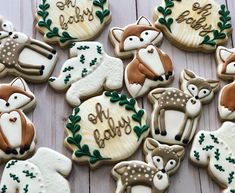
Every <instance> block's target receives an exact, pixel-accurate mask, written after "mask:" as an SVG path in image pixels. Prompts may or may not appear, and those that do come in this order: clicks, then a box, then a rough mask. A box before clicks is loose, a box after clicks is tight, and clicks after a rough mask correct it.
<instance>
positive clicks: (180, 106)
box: [148, 70, 219, 145]
mask: <svg viewBox="0 0 235 193" xmlns="http://www.w3.org/2000/svg"><path fill="white" fill-rule="evenodd" d="M218 87H219V81H217V80H206V79H204V78H201V77H198V76H196V75H195V74H194V73H193V72H191V71H189V70H184V71H182V73H181V76H180V90H179V89H176V88H158V89H155V90H153V91H151V92H150V94H149V95H148V98H149V101H150V102H151V103H152V104H153V112H152V117H151V132H152V136H153V137H154V138H155V139H156V140H158V141H160V142H163V143H167V144H180V145H186V144H188V143H189V142H190V141H191V139H192V137H193V135H194V133H195V130H196V128H197V125H198V121H199V118H200V115H201V110H202V105H204V104H207V103H209V102H210V101H211V100H212V99H213V97H214V94H215V92H216V91H217V89H218Z"/></svg>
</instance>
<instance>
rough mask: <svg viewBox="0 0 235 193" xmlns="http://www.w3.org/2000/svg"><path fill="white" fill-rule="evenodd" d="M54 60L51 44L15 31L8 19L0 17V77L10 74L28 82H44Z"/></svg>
mask: <svg viewBox="0 0 235 193" xmlns="http://www.w3.org/2000/svg"><path fill="white" fill-rule="evenodd" d="M56 60H57V53H56V50H54V49H53V48H52V47H51V46H49V45H47V44H45V43H43V42H40V41H38V40H35V39H32V38H30V37H28V36H27V35H26V34H24V33H21V32H17V31H15V30H14V26H13V24H12V23H11V22H10V21H8V20H6V19H4V18H3V17H0V77H3V76H5V75H7V74H11V75H16V76H21V77H23V78H24V79H26V80H28V81H30V82H39V83H40V82H45V81H46V80H48V78H49V76H50V75H51V73H52V71H53V69H54V66H55V63H56Z"/></svg>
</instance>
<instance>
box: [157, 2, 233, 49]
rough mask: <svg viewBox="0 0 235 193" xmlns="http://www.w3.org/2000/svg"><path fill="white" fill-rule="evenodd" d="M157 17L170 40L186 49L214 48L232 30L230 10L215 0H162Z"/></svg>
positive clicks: (222, 43)
mask: <svg viewBox="0 0 235 193" xmlns="http://www.w3.org/2000/svg"><path fill="white" fill-rule="evenodd" d="M154 18H155V21H156V22H155V25H156V26H157V27H158V28H159V29H161V30H162V31H163V33H164V35H165V36H166V37H167V38H168V39H169V41H170V42H172V43H173V44H174V45H175V46H177V47H179V48H180V49H184V50H186V51H202V52H214V51H215V50H216V47H217V46H219V45H224V44H225V43H226V42H227V41H228V35H230V34H231V32H232V25H231V16H230V12H229V11H228V10H227V8H226V6H225V5H221V6H220V5H219V4H218V3H217V2H216V1H215V0H192V1H188V0H167V1H165V0H162V4H161V6H159V7H157V8H156V9H155V11H154Z"/></svg>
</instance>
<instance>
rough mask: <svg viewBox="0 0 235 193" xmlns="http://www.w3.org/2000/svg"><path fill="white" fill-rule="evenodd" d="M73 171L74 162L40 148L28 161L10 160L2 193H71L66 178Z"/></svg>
mask: <svg viewBox="0 0 235 193" xmlns="http://www.w3.org/2000/svg"><path fill="white" fill-rule="evenodd" d="M71 169H72V161H71V160H70V159H68V158H67V157H65V156H64V155H62V154H60V153H57V152H55V151H53V150H51V149H49V148H39V149H38V151H37V152H36V154H35V155H34V156H33V157H32V158H30V159H28V160H26V161H19V160H10V161H9V162H8V163H7V164H6V166H5V168H4V171H3V173H2V179H1V185H0V188H1V192H2V193H15V192H19V193H36V192H40V193H55V192H57V193H70V192H71V191H70V187H69V183H68V181H67V180H66V179H65V176H68V175H69V173H70V171H71Z"/></svg>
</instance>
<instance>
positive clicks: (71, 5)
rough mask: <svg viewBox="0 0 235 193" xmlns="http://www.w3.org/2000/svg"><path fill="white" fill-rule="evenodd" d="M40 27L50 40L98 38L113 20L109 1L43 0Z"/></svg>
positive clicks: (47, 40) (38, 15) (63, 40)
mask: <svg viewBox="0 0 235 193" xmlns="http://www.w3.org/2000/svg"><path fill="white" fill-rule="evenodd" d="M36 18H37V20H38V24H37V28H38V30H39V31H40V32H42V33H43V34H44V40H45V41H46V42H48V43H59V45H60V46H62V47H65V46H68V45H69V44H70V43H71V42H74V41H84V40H91V39H94V38H95V37H96V36H97V35H98V34H99V33H101V31H102V30H103V28H104V27H105V26H106V25H107V24H108V23H109V22H110V21H111V13H110V10H109V1H108V0H79V1H77V0H41V4H40V5H39V6H38V12H37V15H36Z"/></svg>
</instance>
